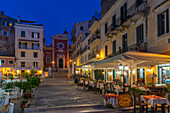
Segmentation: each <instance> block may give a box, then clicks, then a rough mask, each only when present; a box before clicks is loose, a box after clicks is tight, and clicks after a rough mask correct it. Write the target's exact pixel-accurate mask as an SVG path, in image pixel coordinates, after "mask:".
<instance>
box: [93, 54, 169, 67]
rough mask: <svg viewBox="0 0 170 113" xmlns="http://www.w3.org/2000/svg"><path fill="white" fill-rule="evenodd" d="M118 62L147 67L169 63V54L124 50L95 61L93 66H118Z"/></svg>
mask: <svg viewBox="0 0 170 113" xmlns="http://www.w3.org/2000/svg"><path fill="white" fill-rule="evenodd" d="M120 63H122V64H128V65H133V66H136V67H147V66H152V65H158V64H168V63H170V56H169V55H162V54H155V53H145V52H126V53H123V54H120V55H117V56H113V57H110V58H106V59H104V60H101V61H98V62H96V63H95V67H96V68H99V67H103V68H113V67H115V68H118V65H119V64H120Z"/></svg>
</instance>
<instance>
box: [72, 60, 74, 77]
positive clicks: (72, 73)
mask: <svg viewBox="0 0 170 113" xmlns="http://www.w3.org/2000/svg"><path fill="white" fill-rule="evenodd" d="M72 75H74V62H72Z"/></svg>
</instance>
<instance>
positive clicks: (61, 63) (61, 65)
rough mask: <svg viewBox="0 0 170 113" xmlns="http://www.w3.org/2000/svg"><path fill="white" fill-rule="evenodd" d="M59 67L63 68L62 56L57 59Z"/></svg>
mask: <svg viewBox="0 0 170 113" xmlns="http://www.w3.org/2000/svg"><path fill="white" fill-rule="evenodd" d="M59 68H63V59H62V58H60V59H59Z"/></svg>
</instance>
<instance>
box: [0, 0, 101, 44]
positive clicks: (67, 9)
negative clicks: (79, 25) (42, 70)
mask: <svg viewBox="0 0 170 113" xmlns="http://www.w3.org/2000/svg"><path fill="white" fill-rule="evenodd" d="M0 11H4V12H5V15H7V16H11V17H14V18H16V19H17V17H18V16H21V19H23V20H33V21H37V22H38V23H41V24H43V25H44V29H45V38H46V41H47V45H49V44H50V43H51V41H52V39H51V36H53V35H56V34H59V33H63V32H64V30H65V28H66V29H67V31H68V33H69V35H70V33H71V30H72V28H73V26H74V23H76V22H81V21H86V20H89V19H91V17H92V16H93V15H94V14H95V11H98V12H100V0H1V1H0ZM70 38H71V37H70Z"/></svg>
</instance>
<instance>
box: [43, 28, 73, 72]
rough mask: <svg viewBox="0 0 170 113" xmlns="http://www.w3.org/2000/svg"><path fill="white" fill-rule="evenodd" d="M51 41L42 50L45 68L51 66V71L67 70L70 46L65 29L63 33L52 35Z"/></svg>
mask: <svg viewBox="0 0 170 113" xmlns="http://www.w3.org/2000/svg"><path fill="white" fill-rule="evenodd" d="M52 39H53V41H52V43H51V44H50V45H49V46H46V50H45V51H44V56H45V70H48V69H49V68H52V69H53V71H61V70H68V66H71V65H70V60H71V47H70V45H69V37H68V33H67V31H65V32H64V34H58V35H55V36H52Z"/></svg>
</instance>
